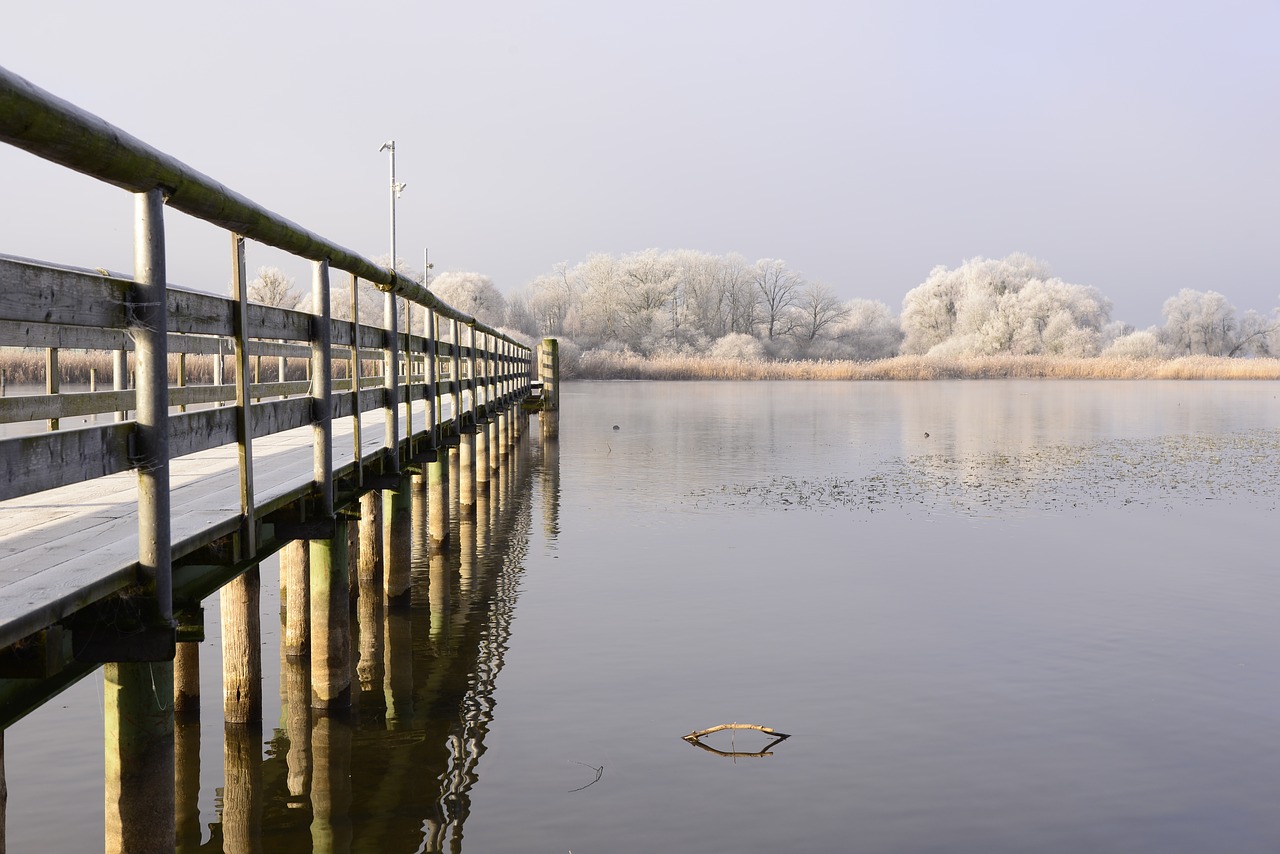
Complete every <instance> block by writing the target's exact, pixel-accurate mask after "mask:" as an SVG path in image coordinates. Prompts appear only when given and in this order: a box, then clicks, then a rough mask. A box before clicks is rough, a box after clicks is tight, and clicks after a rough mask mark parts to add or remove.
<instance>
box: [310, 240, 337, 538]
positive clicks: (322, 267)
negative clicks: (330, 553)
mask: <svg viewBox="0 0 1280 854" xmlns="http://www.w3.org/2000/svg"><path fill="white" fill-rule="evenodd" d="M311 305H312V310H313V312H314V317H313V318H312V321H311V322H312V331H311V425H312V436H313V442H314V448H313V451H312V460H313V464H314V465H313V469H314V476H315V480H316V484H317V485H318V486H319V487H320V506H319V508H318V511H319V513H320V515H321V516H322V517H323V518H325V519H326V520H327V519H331V518H333V322H332V319H331V318H330V312H329V262H328V261H314V262H312V278H311Z"/></svg>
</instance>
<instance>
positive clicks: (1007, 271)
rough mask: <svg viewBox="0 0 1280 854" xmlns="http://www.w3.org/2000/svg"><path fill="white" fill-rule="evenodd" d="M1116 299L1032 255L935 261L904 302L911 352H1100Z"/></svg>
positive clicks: (908, 350) (958, 354)
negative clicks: (954, 263)
mask: <svg viewBox="0 0 1280 854" xmlns="http://www.w3.org/2000/svg"><path fill="white" fill-rule="evenodd" d="M1110 315H1111V304H1110V302H1108V301H1107V300H1106V299H1104V298H1103V297H1102V295H1101V294H1100V293H1099V292H1098V291H1097V289H1095V288H1092V287H1088V286H1084V285H1073V284H1069V283H1067V282H1063V281H1062V280H1061V279H1056V278H1050V277H1049V275H1048V269H1047V268H1046V267H1045V266H1044V264H1042V263H1041V262H1039V261H1036V260H1035V259H1033V258H1030V257H1029V256H1026V255H1021V254H1014V255H1010V256H1008V257H1007V258H1003V259H999V260H992V259H986V258H974V259H972V260H969V261H966V262H965V263H964V264H962V265H961V266H960V267H958V268H956V269H955V270H948V269H947V268H945V267H935V268H934V269H933V270H932V271H931V272H930V274H929V277H928V278H927V279H926V280H925V282H924V283H923V284H921V285H920V286H919V287H916V288H914V289H913V290H911V291H910V292H908V294H907V296H906V297H905V298H904V299H903V304H902V330H903V333H904V335H905V338H904V341H903V345H902V351H903V352H904V353H930V354H932V355H938V356H948V357H963V356H973V355H986V354H993V353H1015V354H1041V353H1045V354H1053V355H1072V356H1088V355H1096V354H1097V352H1098V350H1099V348H1100V346H1101V342H1102V331H1103V329H1104V328H1105V327H1106V326H1107V324H1108V323H1109V322H1110Z"/></svg>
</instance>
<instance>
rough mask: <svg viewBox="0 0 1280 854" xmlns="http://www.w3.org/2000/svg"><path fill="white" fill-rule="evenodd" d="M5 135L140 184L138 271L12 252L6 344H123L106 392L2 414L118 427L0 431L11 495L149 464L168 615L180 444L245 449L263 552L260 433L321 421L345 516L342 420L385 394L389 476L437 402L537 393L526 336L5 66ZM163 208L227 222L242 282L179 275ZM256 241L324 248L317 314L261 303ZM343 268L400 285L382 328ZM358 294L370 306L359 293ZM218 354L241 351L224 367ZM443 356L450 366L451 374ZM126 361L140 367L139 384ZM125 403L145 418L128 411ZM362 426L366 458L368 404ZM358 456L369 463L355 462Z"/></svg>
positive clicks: (0, 316) (325, 501)
mask: <svg viewBox="0 0 1280 854" xmlns="http://www.w3.org/2000/svg"><path fill="white" fill-rule="evenodd" d="M0 140H3V141H4V142H7V143H9V144H11V145H13V146H16V147H18V148H21V149H24V150H26V151H28V152H31V153H32V154H35V155H36V156H39V157H41V158H44V159H46V160H49V161H52V162H55V163H59V164H61V165H63V166H66V167H67V168H70V169H73V170H76V171H78V172H82V173H84V174H86V175H89V176H92V177H93V178H96V179H98V180H101V181H104V182H107V183H110V184H113V185H115V186H118V187H121V188H123V189H125V190H128V191H129V192H132V193H134V194H135V211H136V216H135V255H134V258H135V264H134V267H135V269H134V273H133V275H132V276H131V277H129V276H122V275H118V274H113V273H109V272H106V271H89V270H81V269H70V268H60V267H54V266H49V265H46V264H43V263H37V262H29V261H24V260H20V259H13V258H3V259H0V346H6V347H35V348H41V349H42V350H44V352H45V353H46V354H48V357H47V358H48V362H49V363H50V366H51V367H53V366H56V364H57V360H58V354H59V353H60V352H62V351H64V350H66V349H71V348H74V349H85V350H96V351H105V352H111V353H112V354H113V357H112V365H113V368H112V373H113V377H112V388H111V390H110V391H106V390H103V391H91V392H87V393H80V394H61V393H59V391H60V390H59V388H58V385H57V384H56V383H53V384H52V385H51V386H49V387H48V388H47V389H46V390H47V392H48V393H46V394H44V395H36V396H33V397H28V398H6V399H3V400H0V422H12V421H19V420H31V419H37V420H44V421H46V422H48V426H49V427H50V428H62V426H63V425H62V424H61V421H62V420H63V419H68V418H71V417H75V416H101V415H107V414H111V413H120V414H121V415H119V416H116V417H118V418H119V419H120V420H112V421H111V422H109V423H105V424H91V425H89V426H84V427H79V428H76V429H50V430H49V431H48V432H43V433H38V434H35V435H27V436H21V437H17V438H11V439H6V440H0V499H7V498H13V497H16V496H21V495H25V494H29V493H32V492H37V491H41V490H46V489H50V488H54V487H59V486H64V485H68V484H73V483H77V482H81V481H84V480H87V479H90V478H95V477H99V476H103V475H108V474H112V473H115V472H121V471H125V470H130V469H132V470H136V471H137V472H138V486H139V490H138V492H139V505H138V507H139V540H140V548H141V553H140V555H139V568H140V576H141V580H142V581H143V582H153V583H154V584H155V592H156V599H157V603H158V605H159V607H160V616H161V618H162V620H169V619H171V616H172V615H171V613H170V611H169V608H170V604H169V602H170V599H171V597H170V592H171V591H170V590H169V589H168V585H169V583H170V581H169V579H168V577H167V576H168V572H169V567H170V564H171V555H170V543H169V536H168V514H169V505H168V492H169V484H168V477H169V462H168V461H169V460H170V459H171V458H173V457H178V456H182V455H185V454H191V453H195V452H198V451H201V450H204V449H208V448H213V447H217V446H221V445H227V444H232V443H234V444H237V445H238V446H239V448H240V465H241V496H242V501H241V505H242V512H243V518H244V522H245V526H244V537H245V538H247V543H244V544H242V547H243V548H247V552H248V553H250V554H252V553H253V551H254V549H253V531H254V525H253V520H254V513H255V508H254V506H253V471H252V467H253V462H252V461H253V453H252V442H253V440H254V439H256V438H260V437H262V436H265V435H269V434H272V433H276V432H279V431H284V430H290V429H294V428H299V427H303V426H306V425H312V427H313V429H314V432H315V441H314V446H315V452H314V453H315V466H314V471H315V483H316V488H317V490H318V501H317V502H316V512H317V513H318V514H319V515H320V516H322V517H323V516H326V515H327V516H329V517H332V515H333V513H334V506H333V481H334V466H333V462H332V457H333V449H332V426H331V425H332V421H333V419H334V418H341V417H346V416H350V415H352V414H354V413H359V412H365V411H368V410H371V409H379V408H380V409H382V410H383V411H384V412H385V413H386V424H387V430H386V446H385V449H384V453H383V455H382V459H381V460H380V464H381V473H384V474H396V473H398V472H399V471H400V470H401V465H402V463H403V462H404V461H405V460H408V459H412V458H413V457H414V455H415V454H416V453H417V452H418V451H419V449H420V448H419V446H422V448H424V449H425V448H430V447H434V446H436V445H437V444H438V442H439V438H440V428H441V426H442V423H443V419H442V418H441V412H442V410H443V406H442V401H444V400H448V401H449V403H450V408H451V418H452V419H453V420H454V422H455V426H456V427H463V426H464V425H465V422H466V421H467V420H468V419H470V420H471V422H472V423H474V421H475V420H477V419H483V418H484V417H485V413H486V412H488V411H492V410H494V409H495V408H496V407H497V406H499V405H510V404H511V403H512V402H513V401H518V400H519V399H520V398H521V397H523V396H524V395H525V394H527V393H528V389H529V384H530V370H531V365H532V361H531V354H530V351H529V349H528V348H527V347H525V346H524V345H522V344H520V343H519V342H517V341H514V340H512V339H511V338H509V337H507V336H505V335H503V334H501V333H499V332H498V331H497V330H496V329H493V328H491V327H489V326H487V325H485V324H484V323H483V322H482V321H480V320H478V319H477V318H474V317H471V316H469V315H467V314H465V313H463V312H460V311H457V310H456V309H454V308H452V307H451V306H449V305H447V304H446V303H444V302H442V301H441V300H440V299H439V298H437V297H436V296H435V295H434V294H432V293H431V292H430V291H428V290H427V289H426V288H424V287H423V286H422V285H420V284H419V283H417V282H415V281H413V280H411V279H408V278H406V277H405V276H403V275H401V274H399V273H397V272H396V271H395V270H393V269H390V268H386V267H382V266H379V265H378V264H376V263H374V262H373V261H371V260H369V259H367V258H365V257H363V256H361V255H359V254H357V253H355V252H353V251H351V250H349V249H346V248H344V247H342V246H340V245H338V244H336V243H334V242H332V241H329V240H327V239H325V238H322V237H320V236H318V235H316V234H313V233H312V232H310V231H308V230H306V229H304V228H302V227H301V226H299V225H297V224H295V223H293V222H290V221H289V220H287V219H284V218H283V217H280V216H279V215H277V214H275V213H273V212H271V211H269V210H267V209H265V208H263V207H261V206H260V205H258V204H256V203H254V202H252V201H250V200H249V199H247V198H245V197H243V196H241V195H239V194H237V193H234V192H232V191H231V190H228V189H227V188H226V187H224V186H222V185H221V184H219V183H218V182H216V181H214V180H213V179H211V178H209V177H207V176H205V175H203V174H201V173H199V172H196V171H195V170H193V169H192V168H191V167H189V166H187V165H186V164H184V163H182V162H180V161H178V160H176V159H174V158H172V157H170V156H169V155H167V154H164V153H163V152H160V151H158V150H156V149H154V148H152V147H151V146H149V145H147V144H145V143H143V142H141V141H140V140H138V139H136V138H134V137H132V136H130V135H129V134H127V133H125V132H124V131H122V130H120V129H119V128H116V127H114V126H112V125H110V124H108V123H107V122H105V121H103V120H102V119H100V118H98V117H96V116H93V115H91V114H89V113H86V112H84V111H82V110H80V109H78V108H77V107H75V106H73V105H71V104H69V103H67V102H65V101H63V100H61V99H59V98H57V97H55V96H53V95H51V94H49V93H47V92H45V91H43V90H41V89H39V88H37V87H35V86H34V85H32V84H31V83H29V82H27V81H26V80H24V79H22V78H21V77H18V76H16V75H14V74H12V73H11V72H9V71H7V70H5V69H3V68H0ZM166 207H168V208H173V209H175V210H178V211H181V212H183V213H186V214H189V215H191V216H193V217H196V218H198V219H201V220H204V221H206V222H209V223H211V224H213V225H216V226H220V227H222V228H224V229H226V230H227V231H228V232H229V233H230V246H231V252H230V253H229V258H228V268H229V270H230V272H231V278H232V281H233V286H232V290H233V293H232V295H231V296H230V297H220V296H215V295H212V294H205V293H197V292H194V291H187V290H179V289H177V288H171V287H169V286H168V282H167V279H166V275H165V251H166V250H165V238H164V216H163V211H164V208H166ZM246 239H248V240H253V241H256V242H258V243H261V244H265V245H268V246H273V247H275V248H277V249H281V250H284V251H286V252H289V253H291V254H293V255H295V256H298V257H301V258H305V259H308V260H310V261H311V262H312V271H313V276H312V287H311V306H312V311H311V312H301V311H289V310H284V309H279V308H272V307H268V306H262V305H257V304H252V303H250V302H249V300H248V299H247V282H246V280H245V240H246ZM332 270H342V271H345V272H346V273H348V274H349V276H350V286H351V287H352V288H353V289H355V288H356V287H357V285H358V281H359V280H364V281H367V282H371V283H372V284H374V285H375V286H377V287H378V289H380V290H381V291H383V292H384V293H386V294H388V295H391V296H390V297H389V298H388V300H387V307H388V308H389V309H392V310H388V311H384V314H385V328H375V327H370V326H367V325H364V324H361V323H359V318H358V316H357V317H356V318H355V319H353V320H350V321H345V320H335V319H333V318H332V317H331V313H330V299H329V296H330V273H331V271H332ZM391 297H395V298H400V299H403V300H407V301H408V302H409V303H411V304H413V305H415V306H418V307H420V308H421V312H420V313H419V315H420V316H424V320H423V329H424V331H425V333H426V334H423V335H417V334H405V332H404V331H402V330H400V329H398V328H397V320H398V317H399V316H400V315H401V314H402V306H403V304H402V303H397V302H396V301H395V300H394V299H392V298H391ZM352 304H353V306H356V307H357V308H356V310H357V311H358V305H359V301H358V300H356V299H353V300H352ZM446 327H447V331H448V334H447V335H446V334H443V333H444V332H445V330H446ZM130 351H132V353H131V354H130ZM223 353H227V354H229V358H230V360H231V362H232V366H231V370H230V372H229V374H230V381H229V382H226V380H227V376H228V372H226V371H225V367H224V362H223V355H222V354H223ZM202 358H203V359H212V360H213V375H214V381H213V382H211V383H208V384H203V385H192V384H190V383H188V382H187V374H188V368H189V367H190V366H191V364H192V362H189V361H188V359H192V360H199V359H202ZM262 358H269V359H270V358H275V359H277V360H278V362H279V363H280V364H283V363H284V362H285V361H286V360H298V359H302V360H305V362H306V364H307V365H308V368H307V375H306V376H307V379H306V380H304V381H290V380H288V379H287V378H286V377H279V378H277V380H276V381H275V382H266V383H262V382H252V381H251V375H252V374H253V367H252V365H254V364H255V363H256V362H258V361H259V360H261V359H262ZM370 361H372V362H376V363H380V365H381V367H380V369H379V370H378V371H377V372H376V373H371V372H369V371H367V370H365V369H364V366H365V365H366V364H367V363H368V362H370ZM130 362H131V363H132V370H130ZM344 363H345V367H343V365H344ZM445 364H447V365H448V370H447V374H448V376H449V379H448V380H447V381H445V380H442V379H441V378H440V377H441V374H442V373H446V371H443V370H442V365H445ZM174 369H176V373H177V377H176V381H175V382H172V383H171V380H170V371H171V370H174ZM130 373H132V374H133V375H134V376H135V377H136V382H135V384H134V387H132V388H130V387H129V383H128V376H129V374H130ZM335 375H336V376H337V379H335ZM51 376H52V374H51ZM224 383H225V384H224ZM254 401H258V402H256V403H255V402H254ZM416 401H425V407H426V423H425V424H421V425H418V426H417V429H416V430H415V429H414V425H413V424H412V422H411V419H412V412H413V404H414V403H415V402H416ZM231 403H234V405H231V406H220V405H219V404H231ZM197 407H203V408H197ZM174 409H177V410H178V411H177V412H174V411H173V410H174ZM184 410H185V411H184ZM123 413H130V414H131V415H132V418H130V419H128V420H124V416H123ZM402 415H403V417H402ZM355 423H356V425H357V429H356V431H355V433H356V435H355V442H356V447H357V460H358V461H360V460H361V459H362V457H361V455H360V454H359V452H358V449H359V447H360V444H359V443H360V435H359V429H358V425H359V419H358V418H357V419H355ZM357 469H358V471H363V467H362V466H361V465H359V464H358V465H357Z"/></svg>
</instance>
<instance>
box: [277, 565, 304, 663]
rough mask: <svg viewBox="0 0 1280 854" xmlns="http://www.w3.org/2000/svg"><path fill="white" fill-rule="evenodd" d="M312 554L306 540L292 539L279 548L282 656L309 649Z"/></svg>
mask: <svg viewBox="0 0 1280 854" xmlns="http://www.w3.org/2000/svg"><path fill="white" fill-rule="evenodd" d="M310 587H311V554H310V547H309V546H308V545H307V541H306V540H293V541H291V542H289V543H286V544H285V546H284V548H282V549H281V550H280V598H281V599H282V600H283V603H284V636H283V637H282V638H281V639H280V643H281V645H282V646H283V647H284V652H285V655H288V656H290V657H291V658H297V657H299V656H303V655H306V654H307V651H308V650H309V649H310V639H311V635H310V623H311V604H310V603H311V595H310V592H309V591H310Z"/></svg>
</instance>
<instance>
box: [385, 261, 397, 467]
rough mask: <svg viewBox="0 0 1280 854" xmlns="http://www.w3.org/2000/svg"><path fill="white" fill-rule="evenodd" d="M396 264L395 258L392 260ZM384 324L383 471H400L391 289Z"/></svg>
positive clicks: (395, 345)
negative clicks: (384, 422) (384, 405)
mask: <svg viewBox="0 0 1280 854" xmlns="http://www.w3.org/2000/svg"><path fill="white" fill-rule="evenodd" d="M392 263H395V259H394V258H393V259H392ZM382 313H383V326H384V327H385V328H386V333H387V334H386V343H385V344H384V347H385V352H384V354H383V359H382V375H383V379H384V382H385V384H386V389H387V403H386V410H385V416H386V422H387V429H386V437H387V444H386V447H387V460H386V462H385V463H384V464H383V468H382V472H383V474H399V473H400V377H399V373H400V355H399V353H398V352H397V350H398V346H397V345H398V344H399V342H398V341H397V333H396V327H397V323H396V295H395V294H393V293H391V292H390V291H387V292H386V294H385V295H384V300H383V310H382Z"/></svg>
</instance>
